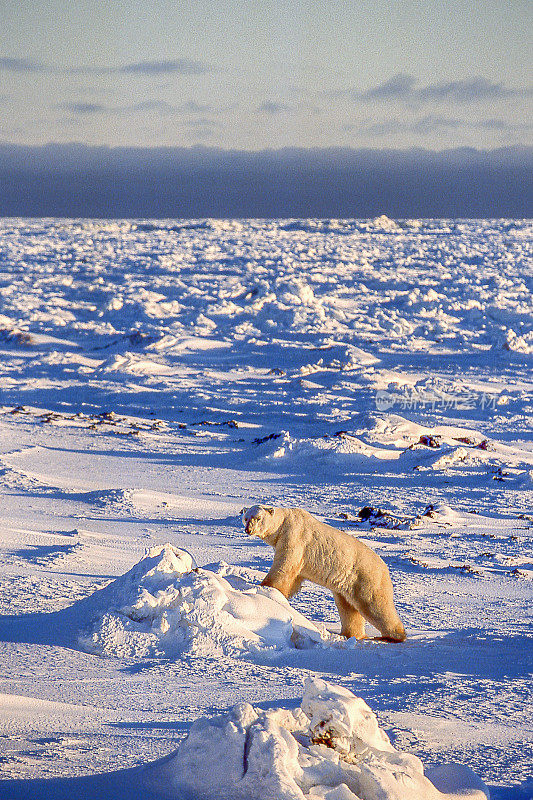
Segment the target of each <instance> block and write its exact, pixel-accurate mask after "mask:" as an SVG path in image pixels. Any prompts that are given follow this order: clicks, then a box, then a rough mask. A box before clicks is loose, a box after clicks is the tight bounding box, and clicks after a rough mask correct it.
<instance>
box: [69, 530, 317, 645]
mask: <svg viewBox="0 0 533 800" xmlns="http://www.w3.org/2000/svg"><path fill="white" fill-rule="evenodd" d="M212 566H213V568H212V569H206V568H199V567H197V566H196V564H195V563H194V560H193V558H192V556H191V555H190V554H189V553H187V552H186V551H185V550H180V549H178V548H176V547H173V546H172V545H171V544H165V545H161V546H158V547H154V548H152V549H151V550H149V551H148V552H147V553H146V555H145V556H144V558H142V559H141V561H140V562H139V563H138V564H136V565H135V566H134V567H133V568H132V569H131V570H130V571H129V572H127V573H126V574H125V575H122V576H121V577H119V578H117V579H116V580H114V581H112V583H110V584H108V585H107V586H106V587H105V588H104V589H101V590H100V591H98V592H95V594H94V595H92V596H91V597H90V598H88V600H84V601H81V603H80V604H78V605H79V606H80V607H81V608H82V609H85V608H87V607H89V608H90V610H91V617H90V621H89V622H88V624H87V625H86V626H85V625H84V626H83V627H84V631H83V633H82V634H81V635H80V636H79V639H78V641H79V644H80V646H81V647H82V648H83V649H85V650H88V651H89V652H92V653H97V654H99V655H105V656H115V657H120V658H146V657H153V656H163V657H167V658H173V657H177V656H179V655H180V654H182V653H183V652H185V651H187V652H189V653H194V654H195V655H202V656H219V655H233V656H235V655H239V654H241V655H242V654H244V653H247V652H248V653H249V652H253V651H257V650H268V649H270V650H283V649H285V648H290V647H298V648H305V647H311V646H312V645H313V644H314V643H316V642H320V641H321V640H322V634H321V632H320V631H319V629H318V628H317V627H315V625H313V623H312V622H310V621H309V620H307V619H305V617H303V616H302V615H301V614H299V613H298V612H297V611H295V610H294V609H293V608H291V606H290V605H289V603H288V602H287V600H286V599H285V597H284V596H283V595H282V594H281V593H280V592H278V591H277V590H276V589H271V588H269V587H263V586H259V585H258V578H260V577H261V576H260V574H259V573H255V572H254V571H252V570H243V569H238V568H236V567H231V566H230V565H228V564H225V563H224V562H221V563H219V564H217V565H212ZM253 581H255V582H253Z"/></svg>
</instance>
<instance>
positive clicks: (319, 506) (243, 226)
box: [0, 217, 533, 800]
mask: <svg viewBox="0 0 533 800" xmlns="http://www.w3.org/2000/svg"><path fill="white" fill-rule="evenodd" d="M532 231H533V227H532V224H531V222H528V221H512V220H498V221H494V220H477V221H467V220H458V221H451V220H406V221H393V220H390V219H388V218H387V217H380V218H378V219H375V220H317V219H313V220H271V221H265V220H249V221H236V220H226V221H223V220H200V221H198V220H197V221H193V220H191V221H154V220H150V221H146V220H142V221H141V220H137V221H89V220H53V219H48V220H9V219H4V220H0V359H1V367H0V545H1V547H0V614H1V616H0V653H1V656H0V663H1V665H2V669H1V672H0V679H1V684H0V798H2V800H21V799H22V798H24V800H47V799H48V800H58V799H59V798H65V800H66V798H69V800H77V799H78V798H79V799H80V800H81V799H82V798H83V799H84V800H85V799H86V798H94V799H95V800H96V798H98V800H100V799H102V800H106V799H107V798H109V799H110V798H114V799H115V800H140V798H143V800H160V798H173V799H174V800H204V798H205V800H211V799H213V800H217V799H218V798H220V800H222V799H223V800H234V799H235V800H237V799H239V800H301V799H302V798H309V800H354V798H356V800H434V799H435V800H438V798H441V800H442V798H456V800H459V798H466V797H469V798H470V800H483V798H487V797H489V795H490V797H491V798H492V800H530V798H532V797H533V769H532V763H533V725H532V721H531V720H532V718H533V703H532V683H531V672H532V665H533V646H532V645H533V637H532V631H531V601H532V587H533V583H532V580H533V546H532V543H533V436H532V433H533V423H532V420H533V391H532V386H533V376H532V372H531V366H532V363H533V314H532V310H533V309H532V293H531V289H532V284H533V269H532V264H533V261H532V258H531V256H532ZM258 502H259V503H261V502H264V503H267V504H270V505H272V506H275V507H298V508H302V509H305V510H306V511H309V512H310V513H311V514H313V515H314V516H315V517H317V518H318V519H319V520H322V521H324V522H327V523H328V524H330V525H332V526H334V527H337V528H341V529H343V530H344V531H346V532H348V533H349V534H351V535H353V536H355V537H358V538H359V539H360V540H361V541H363V542H364V543H366V544H367V545H368V546H370V547H371V548H372V549H374V550H375V551H376V552H377V553H378V554H379V555H380V556H381V557H382V558H383V559H384V560H385V562H386V563H387V565H388V567H389V570H390V574H391V577H392V581H393V585H394V596H395V602H396V607H397V609H398V612H399V614H400V617H401V619H402V621H403V623H404V625H405V628H406V630H407V640H406V641H405V642H403V643H400V644H397V643H390V642H384V641H380V640H378V639H377V638H374V637H376V636H377V631H376V630H374V629H372V627H371V626H370V625H367V635H368V638H367V639H364V640H361V641H358V640H355V639H345V638H343V637H341V636H340V633H339V632H340V622H339V618H338V613H337V609H336V607H335V604H334V601H333V597H332V595H331V593H330V592H328V591H327V590H325V589H322V588H321V587H319V586H316V585H314V584H312V583H304V585H303V588H302V590H301V591H300V592H299V593H298V594H297V595H295V596H294V597H292V598H291V599H290V600H289V601H287V600H286V599H285V598H284V597H283V596H282V595H281V594H280V593H279V592H278V591H277V590H276V589H270V588H268V587H261V586H260V583H261V580H262V579H263V577H264V576H265V574H266V572H267V571H268V570H269V568H270V565H271V563H272V557H273V550H272V548H271V547H269V546H268V545H267V544H266V543H264V542H261V541H260V540H258V539H255V538H252V537H248V536H247V535H246V533H245V530H244V528H243V525H242V521H241V513H242V509H243V508H246V507H249V506H252V505H254V504H255V503H258Z"/></svg>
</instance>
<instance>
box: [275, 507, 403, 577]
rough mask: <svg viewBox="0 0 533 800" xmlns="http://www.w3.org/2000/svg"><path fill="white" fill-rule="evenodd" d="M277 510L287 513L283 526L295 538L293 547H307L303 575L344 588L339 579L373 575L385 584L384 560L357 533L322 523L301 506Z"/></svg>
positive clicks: (285, 531) (386, 573)
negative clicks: (359, 538)
mask: <svg viewBox="0 0 533 800" xmlns="http://www.w3.org/2000/svg"><path fill="white" fill-rule="evenodd" d="M277 510H278V511H279V512H281V513H282V515H283V522H282V523H281V527H282V529H284V533H285V534H286V535H287V537H288V538H289V539H291V540H292V542H291V546H293V547H299V546H300V547H301V546H303V549H304V553H303V560H304V563H303V567H302V575H303V576H305V577H306V578H308V579H309V580H313V581H315V582H316V583H320V584H322V585H323V586H327V587H328V588H331V589H334V588H339V589H340V588H342V587H341V586H340V585H339V582H340V583H342V584H344V583H345V582H346V581H348V582H351V581H353V580H356V581H361V580H362V581H365V579H366V578H369V579H371V580H372V582H373V583H375V582H376V581H377V582H378V583H381V582H382V580H383V579H384V578H385V580H387V579H389V575H388V568H387V565H386V564H385V562H384V561H383V559H382V558H380V556H378V554H377V553H375V552H374V551H373V550H371V549H370V547H367V545H366V544H364V543H363V542H361V541H359V540H358V539H357V538H356V537H355V536H352V535H350V534H349V533H346V532H345V531H342V530H339V528H334V527H333V526H331V525H327V524H326V523H325V522H321V521H320V520H318V519H316V517H313V516H312V514H309V512H308V511H304V510H303V509H301V508H280V509H277ZM287 543H288V544H289V542H287ZM389 580H390V579H389Z"/></svg>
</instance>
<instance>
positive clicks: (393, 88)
mask: <svg viewBox="0 0 533 800" xmlns="http://www.w3.org/2000/svg"><path fill="white" fill-rule="evenodd" d="M415 83H416V78H414V77H413V76H412V75H405V74H403V73H399V74H398V75H394V76H393V77H392V78H389V79H388V80H386V81H385V82H384V83H380V84H379V85H378V86H374V87H373V88H372V89H369V90H368V91H367V92H364V93H363V94H360V95H358V96H359V97H361V98H362V99H364V100H391V99H393V100H395V99H397V98H406V99H409V97H410V96H411V94H412V92H413V89H414V85H415Z"/></svg>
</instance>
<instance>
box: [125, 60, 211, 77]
mask: <svg viewBox="0 0 533 800" xmlns="http://www.w3.org/2000/svg"><path fill="white" fill-rule="evenodd" d="M111 71H115V72H120V73H122V74H126V75H169V74H178V75H203V74H204V73H206V72H212V71H213V70H212V68H211V67H210V66H208V65H207V64H204V63H202V62H201V61H189V60H188V59H186V58H178V59H176V60H173V61H138V62H137V63H135V64H124V66H122V67H117V68H116V69H114V70H113V69H112V70H111Z"/></svg>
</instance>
